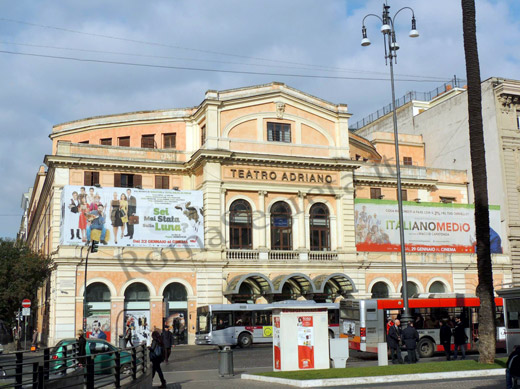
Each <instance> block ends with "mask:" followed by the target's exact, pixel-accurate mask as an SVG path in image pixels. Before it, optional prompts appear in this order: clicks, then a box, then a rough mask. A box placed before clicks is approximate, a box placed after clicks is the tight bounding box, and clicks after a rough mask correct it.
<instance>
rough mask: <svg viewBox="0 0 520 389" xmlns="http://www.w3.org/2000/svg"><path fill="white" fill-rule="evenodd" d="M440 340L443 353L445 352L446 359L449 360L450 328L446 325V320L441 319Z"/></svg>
mask: <svg viewBox="0 0 520 389" xmlns="http://www.w3.org/2000/svg"><path fill="white" fill-rule="evenodd" d="M440 341H441V344H442V347H444V354H446V360H447V361H449V360H451V328H450V327H449V326H448V320H446V319H443V320H442V325H441V330H440Z"/></svg>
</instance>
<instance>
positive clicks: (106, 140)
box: [100, 138, 112, 146]
mask: <svg viewBox="0 0 520 389" xmlns="http://www.w3.org/2000/svg"><path fill="white" fill-rule="evenodd" d="M100 144H101V145H103V146H112V138H104V139H101V142H100Z"/></svg>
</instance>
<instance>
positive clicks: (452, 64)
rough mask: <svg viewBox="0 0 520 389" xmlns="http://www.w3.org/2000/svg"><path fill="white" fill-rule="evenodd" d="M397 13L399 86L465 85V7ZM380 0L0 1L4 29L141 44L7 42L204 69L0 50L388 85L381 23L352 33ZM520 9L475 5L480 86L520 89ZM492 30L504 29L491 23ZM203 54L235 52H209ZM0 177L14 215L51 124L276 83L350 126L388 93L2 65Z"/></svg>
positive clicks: (40, 61)
mask: <svg viewBox="0 0 520 389" xmlns="http://www.w3.org/2000/svg"><path fill="white" fill-rule="evenodd" d="M389 3H390V5H391V6H392V8H391V11H392V13H394V12H395V11H396V10H397V9H399V8H400V7H403V6H412V7H413V8H414V10H415V13H416V17H417V23H418V29H419V31H420V33H421V37H420V38H419V39H409V38H408V37H407V33H408V30H409V28H410V14H409V13H408V11H403V12H402V13H401V14H400V15H399V16H398V18H397V26H398V39H399V43H400V45H401V50H400V51H399V58H398V64H397V66H396V67H395V72H396V74H397V79H398V80H400V79H403V78H409V77H408V76H407V75H419V76H423V77H431V76H435V77H442V78H443V79H445V80H446V81H447V80H449V79H450V78H451V77H452V76H453V75H454V74H456V75H457V76H458V77H460V78H464V77H465V67H464V52H463V45H462V16H461V10H460V2H458V1H453V0H438V1H402V0H395V1H394V0H390V1H389ZM381 4H382V2H381V1H380V0H370V1H361V0H357V1H351V0H344V1H339V0H336V1H334V0H327V1H322V0H284V1H275V0H262V1H260V0H251V1H247V2H245V1H240V0H234V1H231V0H228V1H226V0H222V1H218V2H217V1H202V0H184V1H166V0H164V1H149V2H143V1H137V0H119V1H111V2H106V1H102V0H94V1H89V2H85V1H80V0H74V1H67V2H66V3H64V2H54V1H38V2H34V1H29V0H19V1H17V2H15V3H12V2H9V3H5V2H4V3H0V12H1V13H0V15H2V17H3V18H6V19H14V20H21V21H25V22H28V23H33V24H41V25H48V26H55V27H61V28H65V29H71V30H79V31H83V32H87V33H90V34H100V35H109V36H117V37H122V38H126V39H129V40H139V41H147V42H157V43H163V44H164V45H166V46H179V47H184V48H187V49H191V50H187V49H180V48H174V47H166V46H161V45H145V44H139V43H135V42H130V41H128V40H115V39H107V38H102V37H94V36H89V35H83V34H77V33H72V32H66V31H63V30H57V29H49V28H41V27H38V26H34V25H27V24H19V23H12V22H8V21H6V20H0V34H1V36H2V39H3V42H15V43H28V44H34V45H47V46H60V47H68V48H78V49H84V50H105V51H114V52H127V53H135V54H139V55H155V56H170V57H176V58H192V59H199V60H216V61H224V62H241V63H245V64H249V65H237V64H231V63H227V64H226V63H215V62H199V61H187V60H173V59H159V58H146V57H140V56H122V55H115V54H111V55H109V54H95V53H87V52H75V51H66V50H55V49H50V48H35V47H25V46H13V45H11V44H6V43H0V50H9V51H20V52H30V53H39V54H45V55H57V56H68V57H80V58H92V59H105V60H111V61H125V62H136V63H148V64H161V65H174V66H191V67H200V68H214V69H217V68H220V69H236V70H248V71H264V72H275V73H298V74H330V75H341V76H349V77H367V76H373V77H384V78H387V74H388V68H387V67H386V66H385V64H384V63H385V62H384V52H383V46H382V38H381V34H380V33H379V22H377V21H376V20H375V19H373V20H370V19H367V28H368V30H369V36H370V38H371V40H372V43H373V44H372V46H370V47H369V48H362V47H361V46H360V40H361V24H362V19H363V16H364V15H366V14H367V13H376V14H380V13H381ZM517 16H518V7H517V6H516V5H514V2H509V1H506V0H480V1H478V2H477V18H478V20H477V31H478V34H479V35H478V40H479V49H480V61H481V73H482V78H483V79H485V78H488V77H491V76H501V77H507V78H516V79H520V70H519V67H518V66H517V65H518V59H519V58H518V57H519V54H518V53H519V52H520V51H519V45H520V44H519V43H518V39H517V37H518V36H519V35H520V34H519V32H520V31H519V29H520V27H519V24H518V22H517ZM498 23H500V24H498ZM198 50H203V51H204V50H205V51H212V52H224V53H234V54H236V55H237V56H235V57H233V56H225V55H220V54H210V53H207V52H201V51H198ZM253 58H267V59H272V60H278V61H285V62H292V63H298V64H307V65H321V66H326V67H331V68H344V69H351V70H352V71H351V72H346V71H341V72H339V71H336V72H323V71H318V70H309V69H302V68H304V67H307V68H308V67H309V66H304V65H296V64H293V65H291V64H289V63H283V64H282V63H281V64H279V65H281V66H280V67H279V68H273V67H267V66H265V67H263V66H253V65H258V64H272V62H267V61H260V60H258V59H253ZM0 71H1V74H2V88H1V89H0V125H1V131H2V135H3V136H2V141H1V143H0V166H1V174H2V177H3V178H4V182H5V183H7V185H4V188H5V189H4V190H3V192H2V193H3V195H2V201H1V202H0V215H5V214H13V213H21V210H20V208H19V206H20V198H21V194H22V193H23V192H24V191H26V190H27V188H28V187H29V186H32V184H33V181H34V177H35V174H36V172H37V169H38V167H39V165H40V164H41V163H42V161H43V157H44V155H45V154H46V153H49V152H50V150H51V143H50V140H49V139H48V134H49V133H50V131H51V128H52V125H54V124H58V123H62V122H66V121H69V120H75V119H81V118H85V117H89V116H95V115H103V114H110V113H120V112H129V111H136V110H147V109H164V108H173V107H186V106H194V105H198V104H199V103H200V102H201V100H202V99H203V97H204V92H205V91H206V90H207V89H229V88H234V87H239V86H246V85H253V84H259V83H267V82H271V81H273V80H276V81H283V82H286V83H287V84H289V85H290V86H292V87H295V88H298V89H301V90H303V91H305V92H307V93H311V94H314V95H316V96H318V97H321V98H324V99H327V100H330V101H333V102H337V103H339V102H341V103H346V104H348V105H349V109H350V111H351V112H352V113H353V114H354V117H353V118H352V120H353V121H357V120H359V119H361V118H362V117H363V116H364V115H366V114H369V113H371V112H373V111H376V110H377V109H379V108H381V107H382V106H383V105H387V104H389V102H390V88H389V82H388V81H386V80H383V81H359V80H328V79H309V78H295V77H282V76H258V75H244V74H229V73H206V72H195V71H183V70H168V69H157V68H143V67H131V66H118V65H108V64H96V63H81V62H74V61H64V60H57V59H48V58H36V57H25V56H16V55H10V54H2V53H0ZM439 84H440V83H437V82H434V83H410V82H404V81H398V82H397V83H396V87H397V95H398V96H401V95H403V94H404V93H405V92H407V91H409V90H418V91H428V90H431V89H434V88H435V87H437V86H438V85H439ZM0 221H2V223H0V236H14V235H15V234H16V231H17V228H18V224H19V219H17V218H12V217H0Z"/></svg>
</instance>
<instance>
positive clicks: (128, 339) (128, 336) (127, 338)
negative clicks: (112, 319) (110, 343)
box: [125, 324, 134, 347]
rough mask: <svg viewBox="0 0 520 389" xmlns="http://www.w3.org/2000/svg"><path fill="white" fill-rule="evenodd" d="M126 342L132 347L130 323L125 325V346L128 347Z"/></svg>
mask: <svg viewBox="0 0 520 389" xmlns="http://www.w3.org/2000/svg"><path fill="white" fill-rule="evenodd" d="M128 343H130V347H134V343H133V342H132V327H130V324H127V325H126V331H125V347H128Z"/></svg>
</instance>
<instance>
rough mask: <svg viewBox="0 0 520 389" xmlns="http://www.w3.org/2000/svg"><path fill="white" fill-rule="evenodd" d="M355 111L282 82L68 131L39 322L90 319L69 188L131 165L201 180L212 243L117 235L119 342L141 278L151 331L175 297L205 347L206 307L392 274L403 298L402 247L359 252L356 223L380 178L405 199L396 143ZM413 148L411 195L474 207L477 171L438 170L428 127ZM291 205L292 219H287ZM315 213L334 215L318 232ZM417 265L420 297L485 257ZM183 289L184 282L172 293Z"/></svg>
mask: <svg viewBox="0 0 520 389" xmlns="http://www.w3.org/2000/svg"><path fill="white" fill-rule="evenodd" d="M349 118H350V114H349V113H348V111H347V106H346V105H337V104H332V103H329V102H326V101H323V100H321V99H319V98H316V97H313V96H309V95H307V94H305V93H303V92H301V91H298V90H295V89H292V88H290V87H288V86H286V85H285V84H280V83H271V84H267V85H260V86H255V87H248V88H242V89H233V90H227V91H218V92H217V91H208V92H207V93H206V96H205V99H204V100H203V102H202V103H201V104H200V105H199V106H198V107H193V108H186V109H172V110H164V111H152V112H136V113H129V114H121V115H111V116H105V117H96V118H89V119H83V120H78V121H75V122H70V123H64V124H61V125H57V126H55V127H54V128H53V131H52V133H51V135H50V138H51V140H52V144H53V148H52V150H53V152H52V154H50V155H47V156H46V157H45V164H46V166H47V170H46V171H43V170H42V171H40V173H39V175H38V177H39V178H38V179H37V183H35V185H34V188H35V189H34V191H33V193H32V198H31V201H30V204H29V212H28V214H29V216H28V217H29V222H28V231H27V240H28V241H29V242H30V244H31V245H32V246H33V247H35V248H36V249H39V250H42V251H43V252H45V253H47V254H50V255H51V256H52V257H53V259H54V262H55V265H56V269H55V271H54V272H53V274H52V276H51V278H50V280H49V282H48V285H47V287H46V288H44V289H43V290H42V291H41V293H40V318H39V321H40V324H39V325H40V328H41V329H42V330H43V334H44V336H45V337H46V338H47V339H48V343H49V344H54V343H55V342H57V341H58V340H59V339H62V338H66V337H71V336H73V335H74V331H75V329H76V328H81V325H82V309H83V291H84V286H85V285H84V275H85V274H84V271H85V266H84V260H85V255H86V250H87V249H86V247H84V246H81V245H78V246H67V245H64V246H60V235H59V231H60V229H59V226H60V218H61V204H60V193H61V190H62V188H63V187H64V186H66V185H85V186H87V185H89V186H90V185H93V184H94V183H93V182H92V181H91V180H92V177H96V178H95V179H96V180H97V181H98V182H96V184H99V185H100V186H101V187H114V186H115V187H118V186H120V185H121V175H127V176H132V177H133V178H134V180H135V181H134V186H137V185H136V184H135V183H136V182H138V183H139V186H141V187H142V188H156V187H157V182H158V180H157V177H168V178H167V179H164V181H161V180H162V178H161V180H159V182H162V183H164V182H167V188H164V187H163V186H161V189H167V190H175V189H180V190H196V191H202V193H203V199H204V248H203V249H192V250H179V249H177V250H175V249H161V248H152V247H149V248H123V247H110V246H106V247H105V246H103V247H101V248H100V250H99V252H98V253H95V254H90V256H89V264H88V274H87V285H94V284H102V285H104V287H105V288H106V290H107V291H108V292H109V294H108V296H109V297H108V298H106V299H105V300H103V302H100V303H102V304H104V305H103V309H105V310H108V311H109V316H110V332H111V334H112V341H115V340H116V339H117V336H118V335H121V334H122V331H123V315H124V310H125V309H126V308H127V305H126V304H127V303H128V301H126V300H125V299H128V298H129V297H128V290H129V288H130V287H131V286H132V285H134V286H135V285H136V284H141V285H144V287H145V290H146V291H147V292H146V293H147V294H146V296H148V297H147V300H146V301H140V302H139V303H140V304H141V305H140V306H142V307H144V308H143V309H147V310H149V312H150V325H151V327H159V328H160V327H161V326H162V320H163V316H164V315H165V309H166V308H167V307H165V304H173V305H170V307H177V308H179V309H182V310H184V312H185V313H186V323H187V332H188V341H189V342H190V343H192V342H193V341H194V335H195V328H196V309H197V307H199V306H203V305H207V304H214V303H227V302H230V301H241V302H242V301H243V302H255V301H256V302H259V301H266V300H267V301H274V300H280V299H285V298H307V299H315V300H318V301H334V300H337V299H339V298H342V297H345V296H359V297H366V296H370V295H371V293H372V292H373V290H372V288H373V286H374V285H375V284H376V283H378V282H379V283H380V284H379V285H381V283H383V284H384V285H386V288H387V289H388V294H389V295H390V296H392V297H393V296H398V295H399V292H400V287H401V285H400V283H401V261H400V256H399V254H398V253H382V252H378V253H374V252H370V253H369V252H357V250H356V242H355V225H354V198H355V197H357V198H370V196H371V193H372V192H371V190H370V189H371V188H379V189H380V190H381V193H382V195H384V196H385V199H386V200H395V198H396V184H395V174H394V170H393V163H392V161H391V159H392V155H391V154H392V150H391V148H388V147H387V145H388V144H389V143H392V141H393V140H392V139H391V138H389V137H388V134H381V136H379V137H378V138H377V141H375V142H372V143H371V142H370V141H368V140H367V139H365V138H363V137H360V136H358V135H355V134H350V133H349V130H348V122H349ZM172 136H173V138H172ZM128 138H129V139H128ZM150 139H151V141H150ZM172 139H175V141H174V144H173V146H172ZM108 143H111V144H108ZM400 155H402V156H410V157H411V158H412V159H413V161H414V162H415V163H414V164H412V165H407V166H403V169H402V177H403V189H405V190H406V191H407V193H408V194H407V196H408V199H409V200H414V199H417V200H418V201H433V202H437V201H439V199H440V198H441V197H450V198H453V199H454V201H455V202H459V203H467V202H468V193H467V175H466V172H465V171H463V170H452V169H451V170H447V169H433V168H429V167H426V166H425V165H424V160H425V159H424V155H425V154H424V141H423V138H422V137H421V136H417V135H408V136H404V137H403V139H402V144H401V152H400ZM92 173H94V174H92ZM89 177H90V178H89ZM161 185H162V184H161ZM282 203H283V207H286V208H284V209H286V210H287V215H288V216H283V218H281V219H280V218H279V217H278V216H276V215H279V212H280V211H279V210H280V209H281V208H280V204H282ZM234 204H242V206H245V207H246V208H248V209H249V211H247V212H248V213H247V212H246V213H247V214H248V215H249V216H248V217H250V224H249V225H250V232H248V231H249V230H247V231H245V232H244V230H239V229H234V228H235V227H236V226H235V225H234V224H233V222H232V221H231V218H232V215H231V213H232V212H234V211H232V209H234V208H233V205H234ZM283 207H282V208H283ZM314 209H319V210H321V212H324V214H326V215H327V216H326V218H325V219H322V221H323V220H326V222H324V224H323V223H322V224H320V225H319V227H316V225H318V224H316V223H314V222H313V220H314V219H313V217H314V216H312V215H314V213H313V210H314ZM240 215H241V216H243V215H245V213H241V214H240ZM284 215H285V214H284ZM277 217H278V218H277ZM282 219H283V220H282ZM280 220H282V221H283V223H285V224H283V223H282V224H280V223H281V222H280ZM282 230H283V231H282ZM318 230H319V231H321V232H317V231H318ZM237 231H242V232H243V234H244V235H237V234H239V233H237ZM242 232H241V233H242ZM278 233H279V235H277V234H278ZM315 233H316V234H315ZM248 234H250V235H248ZM313 234H315V235H313ZM248 236H249V237H248ZM407 260H408V276H409V281H411V282H413V283H415V284H416V287H417V291H419V292H427V291H429V290H430V287H431V286H432V284H433V283H435V282H440V283H441V284H442V285H443V287H444V289H445V291H446V292H461V293H471V294H474V292H475V286H476V280H477V269H476V266H475V257H474V255H472V254H427V253H422V254H410V255H408V257H407ZM494 261H495V269H494V271H495V277H496V279H497V282H498V283H501V282H504V281H509V280H510V262H509V258H508V257H507V256H500V255H497V256H495V258H494ZM171 285H175V287H176V288H177V289H176V290H179V289H178V288H180V289H182V290H183V291H184V293H181V295H182V296H181V297H180V298H179V300H178V301H176V300H173V301H172V300H171V299H170V300H169V301H168V303H165V302H164V296H165V293H166V291H167V290H168V288H169V287H170V286H171ZM87 290H88V289H87ZM125 296H126V297H125ZM100 306H101V305H100Z"/></svg>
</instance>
